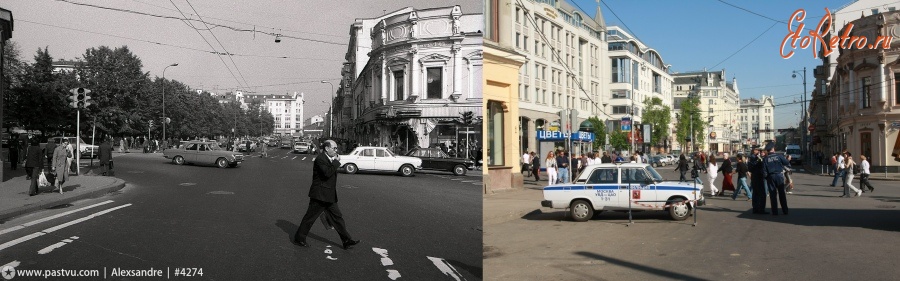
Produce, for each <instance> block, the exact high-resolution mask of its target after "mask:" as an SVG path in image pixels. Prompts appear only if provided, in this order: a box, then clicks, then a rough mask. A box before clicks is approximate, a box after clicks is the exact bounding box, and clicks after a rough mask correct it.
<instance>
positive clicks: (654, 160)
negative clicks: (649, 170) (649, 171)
mask: <svg viewBox="0 0 900 281" xmlns="http://www.w3.org/2000/svg"><path fill="white" fill-rule="evenodd" d="M665 159H666V157H664V156H660V155H651V156H649V160H650V165H651V166H653V167H663V166H666V165H667V164H666V162H665V161H666V160H665Z"/></svg>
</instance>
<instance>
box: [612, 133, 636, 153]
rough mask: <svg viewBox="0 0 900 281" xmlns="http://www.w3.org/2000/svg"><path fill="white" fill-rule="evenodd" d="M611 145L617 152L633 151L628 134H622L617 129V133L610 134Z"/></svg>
mask: <svg viewBox="0 0 900 281" xmlns="http://www.w3.org/2000/svg"><path fill="white" fill-rule="evenodd" d="M609 144H610V145H611V146H612V147H613V149H615V150H616V151H625V150H628V151H630V150H631V144H630V143H628V134H626V133H625V132H622V130H621V129H619V128H616V130H615V131H613V132H612V133H610V134H609Z"/></svg>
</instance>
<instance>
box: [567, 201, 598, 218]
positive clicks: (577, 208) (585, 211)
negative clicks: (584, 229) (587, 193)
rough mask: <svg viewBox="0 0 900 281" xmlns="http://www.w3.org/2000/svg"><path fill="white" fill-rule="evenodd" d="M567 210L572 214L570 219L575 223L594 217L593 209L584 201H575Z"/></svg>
mask: <svg viewBox="0 0 900 281" xmlns="http://www.w3.org/2000/svg"><path fill="white" fill-rule="evenodd" d="M569 210H570V212H571V213H572V219H573V220H575V221H577V222H583V221H587V220H589V219H591V217H593V216H594V207H592V206H591V203H588V202H587V201H585V200H575V202H572V205H570V206H569Z"/></svg>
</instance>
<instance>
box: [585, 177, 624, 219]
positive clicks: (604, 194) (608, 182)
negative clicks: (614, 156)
mask: <svg viewBox="0 0 900 281" xmlns="http://www.w3.org/2000/svg"><path fill="white" fill-rule="evenodd" d="M585 172H587V171H585ZM617 177H618V174H617V173H616V168H615V167H600V168H595V169H594V170H592V171H590V175H589V176H588V178H587V181H586V182H585V188H584V192H585V196H587V197H588V198H591V201H592V202H591V204H593V205H594V209H598V210H600V209H605V208H606V207H615V206H616V205H618V203H617V201H618V198H617V195H618V189H619V184H618V183H617Z"/></svg>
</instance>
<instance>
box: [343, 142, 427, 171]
mask: <svg viewBox="0 0 900 281" xmlns="http://www.w3.org/2000/svg"><path fill="white" fill-rule="evenodd" d="M341 169H343V170H344V171H345V172H347V173H348V174H355V173H356V172H359V171H378V172H398V173H400V175H403V176H405V177H409V176H412V175H413V173H415V172H416V170H421V169H422V159H419V158H416V157H408V156H396V155H394V153H392V152H391V151H389V150H388V149H387V148H384V147H377V146H360V147H357V148H356V149H354V150H353V152H350V154H348V155H341Z"/></svg>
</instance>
